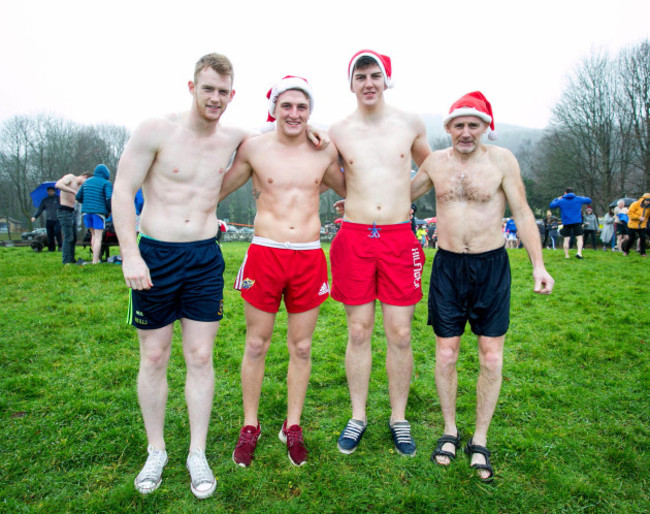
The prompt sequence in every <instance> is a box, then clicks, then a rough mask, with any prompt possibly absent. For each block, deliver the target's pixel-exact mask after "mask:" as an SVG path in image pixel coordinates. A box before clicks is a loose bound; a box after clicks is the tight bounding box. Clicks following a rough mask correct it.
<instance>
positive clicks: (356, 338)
mask: <svg viewBox="0 0 650 514" xmlns="http://www.w3.org/2000/svg"><path fill="white" fill-rule="evenodd" d="M373 325H374V323H373V324H372V325H371V324H368V323H363V322H352V323H350V322H348V344H349V345H351V346H355V347H361V346H365V345H368V344H370V338H371V337H372V329H373Z"/></svg>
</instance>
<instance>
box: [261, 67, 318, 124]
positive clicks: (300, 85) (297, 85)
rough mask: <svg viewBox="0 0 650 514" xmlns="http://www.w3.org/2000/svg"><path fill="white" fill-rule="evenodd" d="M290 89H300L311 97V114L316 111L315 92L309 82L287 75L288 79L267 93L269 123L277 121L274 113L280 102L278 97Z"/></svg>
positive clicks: (283, 78)
mask: <svg viewBox="0 0 650 514" xmlns="http://www.w3.org/2000/svg"><path fill="white" fill-rule="evenodd" d="M290 89H298V90H300V91H302V92H303V93H305V94H306V95H307V96H308V97H309V114H311V112H312V111H313V110H314V92H313V91H312V89H311V86H310V85H309V82H307V79H304V78H302V77H298V76H296V75H287V76H286V77H282V80H280V82H278V83H277V84H275V85H274V86H273V87H272V88H271V89H269V92H268V93H266V98H268V99H269V114H268V117H267V121H268V122H271V123H272V122H274V121H275V117H274V116H273V113H274V112H275V105H276V103H277V101H278V96H280V95H281V94H282V93H284V92H285V91H289V90H290Z"/></svg>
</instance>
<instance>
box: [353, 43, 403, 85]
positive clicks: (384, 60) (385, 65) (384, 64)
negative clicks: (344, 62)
mask: <svg viewBox="0 0 650 514" xmlns="http://www.w3.org/2000/svg"><path fill="white" fill-rule="evenodd" d="M362 57H370V58H371V59H373V60H374V61H376V62H377V64H378V65H379V67H380V68H381V72H382V74H383V75H384V82H385V83H386V87H387V88H391V87H393V82H392V76H393V68H392V66H391V63H390V57H388V56H387V55H381V54H378V53H377V52H374V51H372V50H360V51H358V52H357V53H356V54H354V55H353V56H352V59H350V64H348V81H349V82H350V87H352V72H353V71H354V66H355V65H356V64H357V61H358V60H359V59H361V58H362Z"/></svg>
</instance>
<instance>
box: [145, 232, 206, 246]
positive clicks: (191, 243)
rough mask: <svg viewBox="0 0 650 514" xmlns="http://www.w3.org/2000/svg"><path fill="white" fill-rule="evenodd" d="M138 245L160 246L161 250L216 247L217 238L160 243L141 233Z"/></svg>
mask: <svg viewBox="0 0 650 514" xmlns="http://www.w3.org/2000/svg"><path fill="white" fill-rule="evenodd" d="M138 243H139V244H146V245H150V246H159V247H161V248H196V247H199V246H207V245H216V244H217V236H214V237H211V238H210V239H202V240H201V241H182V242H177V241H160V240H159V239H154V238H152V237H149V236H148V235H146V234H143V233H142V232H140V233H139V234H138ZM217 246H218V245H217Z"/></svg>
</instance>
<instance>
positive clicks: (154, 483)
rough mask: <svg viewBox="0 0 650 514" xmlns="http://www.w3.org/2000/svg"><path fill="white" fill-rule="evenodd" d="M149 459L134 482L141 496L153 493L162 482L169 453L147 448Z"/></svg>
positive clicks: (151, 447) (150, 447)
mask: <svg viewBox="0 0 650 514" xmlns="http://www.w3.org/2000/svg"><path fill="white" fill-rule="evenodd" d="M147 452H149V457H147V462H145V463H144V467H143V468H142V470H141V471H140V473H138V476H137V477H135V481H134V482H133V483H134V485H135V488H136V489H137V491H138V492H139V493H141V494H149V493H153V492H154V491H155V490H156V489H158V486H159V485H160V482H162V472H163V469H164V467H165V464H167V452H166V451H165V450H156V449H155V448H154V447H153V446H149V447H148V448H147Z"/></svg>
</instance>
